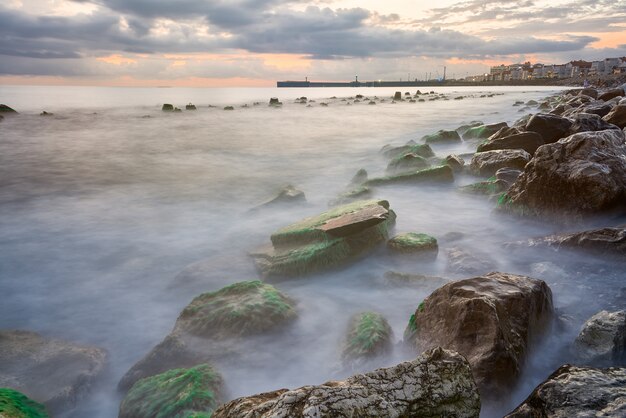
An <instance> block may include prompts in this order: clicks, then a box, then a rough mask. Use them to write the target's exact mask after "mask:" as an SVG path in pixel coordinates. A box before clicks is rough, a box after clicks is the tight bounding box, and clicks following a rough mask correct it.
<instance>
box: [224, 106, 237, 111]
mask: <svg viewBox="0 0 626 418" xmlns="http://www.w3.org/2000/svg"><path fill="white" fill-rule="evenodd" d="M224 110H235V108H234V107H232V106H224Z"/></svg>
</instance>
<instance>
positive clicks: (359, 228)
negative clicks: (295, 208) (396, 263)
mask: <svg viewBox="0 0 626 418" xmlns="http://www.w3.org/2000/svg"><path fill="white" fill-rule="evenodd" d="M395 217H396V216H395V213H394V212H393V211H392V210H391V209H389V202H387V201H386V200H365V201H358V202H353V203H350V204H347V205H343V206H339V207H336V208H333V209H330V210H329V211H327V212H324V213H321V214H320V215H317V216H314V217H310V218H305V219H303V220H301V221H299V222H296V223H294V224H292V225H289V226H287V227H284V228H282V229H280V230H278V231H277V232H275V233H274V234H272V236H271V242H272V246H271V247H269V248H264V249H262V250H260V251H257V252H254V253H252V257H253V258H254V259H255V262H256V264H257V267H258V268H259V269H260V271H261V273H262V274H263V275H264V276H265V277H271V276H290V275H301V274H305V273H309V272H312V271H315V270H319V269H323V268H327V267H331V266H335V265H338V264H340V263H341V262H343V261H344V260H346V259H348V258H350V257H352V256H354V255H357V254H359V253H360V252H362V251H364V250H367V249H369V248H371V247H372V246H374V245H376V244H377V243H378V242H381V241H384V240H385V239H387V237H388V231H389V228H390V227H391V226H393V224H394V222H395Z"/></svg>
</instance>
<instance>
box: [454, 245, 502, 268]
mask: <svg viewBox="0 0 626 418" xmlns="http://www.w3.org/2000/svg"><path fill="white" fill-rule="evenodd" d="M447 256H448V262H447V267H446V269H447V270H448V271H449V272H451V273H458V274H485V273H487V272H489V271H493V270H494V269H495V268H496V264H495V262H494V261H493V260H492V259H491V258H490V257H489V256H488V255H487V254H483V253H481V252H478V251H476V250H473V251H472V252H469V251H467V250H464V249H462V248H458V247H453V248H450V249H448V251H447Z"/></svg>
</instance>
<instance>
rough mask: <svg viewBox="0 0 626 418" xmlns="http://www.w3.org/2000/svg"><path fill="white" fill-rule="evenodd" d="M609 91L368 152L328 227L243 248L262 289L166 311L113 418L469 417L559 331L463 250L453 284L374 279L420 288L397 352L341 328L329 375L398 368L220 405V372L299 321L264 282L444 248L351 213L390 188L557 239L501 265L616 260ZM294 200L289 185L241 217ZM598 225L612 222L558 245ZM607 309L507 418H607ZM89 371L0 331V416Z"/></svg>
mask: <svg viewBox="0 0 626 418" xmlns="http://www.w3.org/2000/svg"><path fill="white" fill-rule="evenodd" d="M624 89H626V85H623V86H616V87H613V88H606V89H601V90H598V89H594V88H585V89H575V90H568V91H564V92H562V93H560V94H557V95H554V96H551V97H548V98H546V100H545V101H543V102H541V103H537V102H535V103H526V104H524V105H525V106H526V107H528V108H536V109H537V110H538V112H537V113H529V114H528V115H526V116H524V117H522V118H521V119H520V120H518V121H517V122H516V123H514V124H512V125H511V126H509V125H508V124H507V123H504V122H502V123H495V124H483V123H481V122H475V123H472V124H469V125H465V126H460V127H458V128H457V129H455V130H440V131H438V132H435V133H433V134H430V135H426V136H425V137H423V138H422V139H421V140H418V141H415V140H412V141H409V142H408V143H407V144H405V145H403V146H399V147H391V146H386V147H384V148H383V149H382V150H381V154H382V155H383V156H384V158H386V160H387V167H386V171H385V175H384V176H380V177H374V178H369V176H368V173H367V172H366V171H365V170H359V172H358V173H356V175H355V177H354V178H353V180H352V181H351V182H350V184H349V185H347V187H346V189H345V192H344V193H342V194H341V195H340V196H338V197H337V199H336V200H335V201H333V202H331V203H332V204H331V208H330V209H329V210H328V211H326V212H323V213H320V214H319V215H317V216H313V217H309V218H305V219H303V220H301V221H299V222H295V223H293V224H290V225H287V226H284V227H283V228H280V229H279V230H277V231H276V232H275V233H273V234H272V235H271V236H270V238H269V243H268V244H267V245H265V246H264V247H261V248H257V249H255V248H250V249H249V252H250V255H251V257H252V259H253V260H254V262H255V263H256V266H257V268H258V271H259V276H260V277H262V278H263V280H264V281H261V280H251V281H244V282H239V283H236V284H233V285H230V286H227V287H225V288H223V289H220V290H218V291H215V292H210V293H204V294H202V295H199V296H198V297H196V298H195V299H194V300H193V301H191V303H190V304H189V305H188V306H187V307H186V308H185V309H183V311H182V312H181V313H180V316H179V317H178V320H177V321H176V324H175V326H174V328H173V330H172V332H171V333H170V334H169V335H167V336H166V337H165V338H164V340H163V341H162V342H161V343H159V344H158V345H157V346H156V347H154V349H153V350H152V351H150V352H149V353H147V354H146V355H145V357H144V358H143V359H142V360H140V361H139V362H138V363H137V364H135V365H134V366H133V367H132V368H131V369H130V370H129V371H128V372H127V373H126V374H125V375H124V377H123V378H122V380H121V381H120V382H119V390H120V392H121V393H122V394H124V400H123V401H122V404H121V406H120V414H119V416H120V417H136V418H143V417H146V418H148V417H150V418H152V417H161V418H167V417H192V416H193V417H208V416H214V417H271V416H303V417H308V416H310V417H313V416H329V417H334V416H363V417H370V416H371V417H378V416H411V417H420V416H455V417H476V416H478V415H479V413H480V409H481V400H482V401H483V402H484V401H486V400H489V399H490V398H498V397H501V396H504V395H505V394H507V393H510V392H511V391H512V390H513V389H514V388H515V387H516V385H518V383H519V380H520V376H521V375H522V374H523V371H524V368H525V365H526V364H527V362H528V360H529V358H531V357H532V356H533V354H534V353H535V350H536V349H537V347H538V346H539V345H540V344H541V343H542V342H543V341H545V339H546V338H547V337H546V336H547V335H549V334H551V333H556V332H559V331H558V330H559V329H563V328H564V327H565V328H567V327H568V323H567V318H564V317H563V316H562V315H560V313H559V312H558V311H557V310H556V309H555V308H554V304H553V292H555V290H554V289H551V288H550V287H549V286H548V284H547V283H546V281H545V280H542V277H541V276H540V275H537V277H527V276H521V275H517V274H510V273H506V272H494V271H493V270H495V268H494V267H493V265H492V263H490V260H489V258H488V257H486V256H483V255H481V254H479V253H468V252H467V251H466V250H465V249H462V248H454V247H452V248H447V249H446V252H447V257H448V267H447V268H448V271H450V272H453V273H454V274H462V275H465V276H466V277H467V278H465V279H463V280H454V281H451V280H448V279H446V278H438V277H429V276H424V275H415V276H407V275H405V276H402V275H395V276H394V275H393V274H391V275H390V276H389V278H388V281H389V283H394V281H395V283H397V282H398V281H402V282H405V283H406V282H413V283H414V285H415V286H420V287H425V288H429V289H432V293H431V294H430V296H428V297H427V298H426V299H424V301H422V302H421V303H419V304H417V306H414V313H413V314H412V315H410V317H409V318H407V325H406V329H405V330H404V334H403V338H402V341H401V342H400V343H399V344H397V345H395V346H394V344H393V343H392V341H393V335H394V331H395V334H396V335H400V334H401V332H400V331H401V330H393V329H392V328H391V326H390V325H389V323H388V322H387V320H386V318H384V317H383V316H382V315H381V314H379V313H377V312H362V313H360V314H358V315H355V316H354V317H352V318H351V321H350V324H349V326H348V328H347V330H346V333H345V339H344V341H342V342H341V344H340V345H341V346H342V349H341V350H340V352H341V355H340V358H338V359H337V360H338V362H339V363H340V364H341V365H342V367H344V368H346V369H347V370H352V369H354V370H363V367H367V365H368V364H369V363H368V362H370V361H371V360H372V359H374V358H388V357H389V356H390V353H391V352H393V351H394V350H405V351H406V352H409V353H411V355H412V356H413V357H415V356H417V358H416V359H415V360H413V361H410V362H405V363H401V364H398V365H395V366H392V367H385V368H379V369H376V370H374V371H371V372H368V373H365V374H356V375H354V376H353V377H350V378H348V379H345V380H341V381H330V382H326V383H324V384H321V385H316V386H304V387H301V388H297V389H291V390H288V389H279V388H277V389H279V390H276V391H273V392H267V393H262V394H258V395H253V396H248V397H243V398H238V399H234V400H231V399H232V398H231V397H229V394H228V382H227V381H226V380H225V379H224V378H222V376H221V375H220V365H223V364H238V363H241V364H243V363H245V364H246V367H254V364H255V362H257V363H258V364H260V363H262V362H264V361H265V360H266V359H267V358H269V357H270V356H275V355H277V354H276V353H266V352H264V350H263V346H262V345H260V344H262V343H260V342H259V341H260V340H258V339H257V337H258V336H262V337H264V338H275V337H277V336H280V335H285V334H288V333H289V332H290V329H291V327H292V326H293V323H294V321H296V320H297V319H298V318H299V315H300V312H299V306H298V305H299V301H297V300H295V299H294V298H292V297H291V296H289V295H288V294H286V293H283V292H282V291H281V290H280V289H279V288H278V286H279V285H278V284H276V287H275V286H274V285H272V284H270V283H278V282H280V281H282V280H288V279H293V278H295V277H302V278H303V279H302V280H306V277H307V276H310V275H312V274H314V273H316V272H319V271H332V270H334V269H338V268H342V266H345V265H347V264H350V263H357V262H358V261H359V259H360V258H362V257H363V256H364V255H366V254H367V253H368V252H371V251H373V250H374V249H375V248H377V247H381V246H384V245H386V248H387V251H388V253H389V256H390V257H398V258H405V257H412V258H419V259H422V260H435V259H437V257H438V256H439V251H440V250H439V244H438V242H439V241H446V240H448V241H454V237H450V236H448V237H443V236H442V237H437V236H435V237H433V236H430V235H427V234H424V233H423V232H422V231H398V233H395V231H394V230H393V228H394V225H395V220H396V216H397V215H396V213H395V212H394V210H393V202H389V201H387V200H384V199H371V200H363V199H364V198H366V197H368V196H371V194H372V193H373V192H374V191H375V192H383V193H384V190H385V188H387V187H391V186H393V185H397V184H402V185H409V186H411V187H422V186H429V185H450V184H452V183H453V182H454V179H455V176H458V175H468V176H473V177H475V180H476V182H475V183H473V184H470V185H468V186H463V187H461V188H460V190H459V191H460V192H463V193H471V194H477V195H484V196H485V198H488V199H490V200H491V201H492V202H493V209H494V211H496V213H498V214H500V215H501V216H503V219H506V217H509V216H512V217H521V218H523V219H528V220H533V219H540V220H542V221H546V220H549V221H552V222H554V224H555V225H557V226H558V227H559V228H561V230H562V233H556V234H554V235H550V236H545V237H537V238H535V239H532V240H528V241H520V242H509V243H505V245H506V246H508V248H511V249H515V250H519V251H523V250H524V249H528V248H544V247H545V248H546V249H551V250H554V251H575V252H576V253H577V254H578V255H579V257H586V256H588V255H594V256H600V257H605V258H606V259H607V260H617V261H620V262H623V261H624V260H626V257H625V256H626V227H625V226H624V225H623V224H622V223H620V222H623V220H624V218H625V217H626V92H625V91H624ZM421 96H422V95H415V96H412V95H409V96H405V97H404V98H403V97H402V95H400V97H397V95H396V97H395V100H397V101H409V100H411V101H417V100H423V99H420V97H421ZM430 97H431V99H432V98H433V97H437V98H439V96H433V95H430ZM363 99H366V98H363ZM356 100H359V99H358V98H357V99H356ZM277 103H280V102H277V101H276V102H274V103H270V105H272V106H279V105H278V104H277ZM305 103H307V101H306V98H305ZM188 106H189V105H188ZM0 109H10V108H8V107H7V106H4V105H2V107H1V108H0ZM11 110H12V109H11ZM186 110H195V106H194V108H193V109H191V108H190V107H187V109H186ZM168 111H174V108H173V107H172V109H170V110H168ZM3 112H4V110H3ZM9 113H13V112H9V111H7V113H6V115H7V117H11V116H9V115H8V114H9ZM460 142H463V143H468V144H472V146H473V147H475V149H476V152H475V153H472V154H470V155H455V154H448V155H446V154H439V152H440V151H439V150H440V149H444V150H445V147H446V145H447V144H450V143H460ZM303 201H305V198H304V194H303V193H302V192H301V191H299V190H297V189H296V188H295V187H293V186H288V187H287V188H285V190H283V191H281V192H280V193H279V195H278V196H277V197H276V198H274V199H270V200H268V201H267V202H266V203H264V204H263V205H260V206H259V207H256V208H254V210H253V212H252V213H254V212H255V211H258V210H266V209H267V208H268V207H269V208H271V207H274V206H275V205H292V204H293V205H295V204H302V202H303ZM598 216H602V217H603V219H604V220H605V221H606V220H607V219H609V220H614V222H613V223H612V224H606V225H601V226H599V227H598V228H596V229H593V230H583V231H580V230H577V232H573V233H572V232H571V229H572V228H576V226H577V225H579V224H580V223H581V222H582V221H584V220H589V219H593V218H595V217H598ZM251 279H254V278H251ZM431 286H432V287H431ZM391 303H393V302H392V301H391ZM624 309H626V306H623V307H622V308H621V309H618V310H612V311H608V310H603V311H600V312H598V313H597V314H595V315H593V316H592V317H591V318H589V319H588V320H587V321H586V322H585V324H584V326H583V328H582V329H581V330H580V332H579V335H578V337H577V338H576V339H575V340H572V341H571V344H570V350H571V353H572V356H573V357H574V358H576V359H577V363H576V364H575V365H570V364H566V365H563V366H561V367H560V368H558V369H557V370H556V371H554V373H553V374H552V375H550V377H548V379H547V380H546V381H545V382H543V383H542V384H540V385H539V386H537V388H536V389H535V390H534V391H533V392H532V393H531V394H530V395H529V397H528V398H527V399H526V400H525V401H524V402H523V403H522V404H521V405H519V406H518V407H517V408H516V409H515V410H514V411H512V412H511V414H510V415H508V416H511V417H535V416H546V417H569V416H589V415H597V416H624V415H625V414H626V393H625V392H624V387H626V310H624ZM570 331H571V330H570ZM261 341H262V340H261ZM278 355H279V353H278ZM252 357H253V358H252ZM106 360H107V353H106V352H104V351H103V350H101V349H98V348H95V347H86V346H82V345H77V344H74V343H70V342H65V341H60V340H54V339H47V338H45V337H42V336H40V335H38V334H35V333H32V332H29V331H4V330H3V331H0V387H7V388H10V389H11V390H9V389H0V415H2V414H7V416H9V417H13V416H15V417H45V416H48V415H50V416H52V414H58V413H61V412H62V411H66V410H68V409H71V408H72V407H74V406H75V405H76V404H77V403H78V402H80V399H81V398H82V397H83V396H86V394H87V393H88V392H89V390H90V387H91V386H92V385H93V383H94V382H96V381H97V380H98V378H99V377H100V376H101V375H102V374H103V373H104V370H105V368H106V366H105V365H106ZM356 365H358V366H356ZM546 374H547V373H546ZM581 387H585V391H584V393H582V392H581V389H580V388H581ZM29 398H30V399H29ZM40 404H41V405H40ZM44 408H45V409H46V410H47V414H48V415H47V414H46V412H45V410H44ZM11 414H13V415H11Z"/></svg>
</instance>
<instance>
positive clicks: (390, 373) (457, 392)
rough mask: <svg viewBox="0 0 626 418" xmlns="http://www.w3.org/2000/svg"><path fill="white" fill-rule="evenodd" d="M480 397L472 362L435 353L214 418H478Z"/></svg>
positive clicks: (239, 403) (264, 397)
mask: <svg viewBox="0 0 626 418" xmlns="http://www.w3.org/2000/svg"><path fill="white" fill-rule="evenodd" d="M479 412H480V398H479V395H478V392H477V391H476V386H475V384H474V381H473V379H472V376H471V370H470V367H469V364H468V363H467V361H466V360H465V359H464V358H463V357H461V356H460V355H458V354H456V353H454V352H451V351H447V350H443V349H441V348H435V349H433V350H431V351H428V352H426V353H424V354H422V355H421V356H419V357H418V358H417V359H415V360H413V361H411V362H406V363H400V364H398V365H397V366H394V367H390V368H386V369H378V370H375V371H373V372H370V373H366V374H361V375H356V376H353V377H350V378H348V379H346V380H344V381H331V382H327V383H324V384H322V385H319V386H304V387H301V388H298V389H294V390H287V389H281V390H277V391H275V392H267V393H262V394H259V395H254V396H250V397H246V398H239V399H235V400H233V401H231V402H228V403H226V404H225V405H222V406H221V407H220V408H218V409H217V411H215V413H214V414H213V417H212V418H226V417H229V418H270V417H285V418H286V417H294V418H295V417H311V418H313V417H316V418H317V417H329V418H330V417H344V418H348V417H360V418H366V417H372V418H374V417H376V418H378V417H391V418H400V417H406V418H417V417H456V418H462V417H478V415H479Z"/></svg>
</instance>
